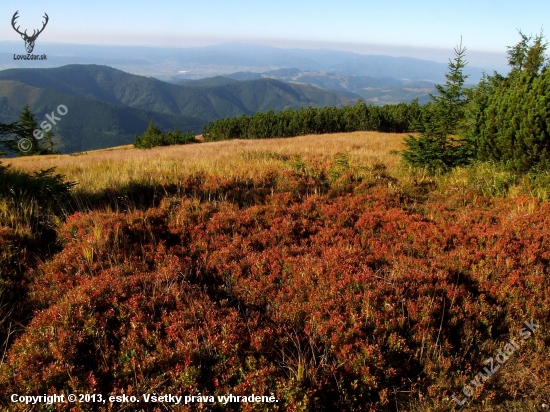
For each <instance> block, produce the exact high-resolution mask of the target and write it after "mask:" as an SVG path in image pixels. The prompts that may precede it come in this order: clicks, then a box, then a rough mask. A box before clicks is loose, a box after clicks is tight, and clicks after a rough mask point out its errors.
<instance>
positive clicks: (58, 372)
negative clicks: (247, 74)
mask: <svg viewBox="0 0 550 412" xmlns="http://www.w3.org/2000/svg"><path fill="white" fill-rule="evenodd" d="M344 163H345V162H344ZM346 170H347V169H346V167H345V165H344V166H342V161H341V159H340V161H338V159H337V161H336V162H335V164H334V165H325V167H324V168H323V167H313V166H311V167H308V166H307V165H305V164H299V165H298V166H296V167H294V170H285V171H277V170H275V169H274V170H273V171H272V172H270V173H265V174H264V175H263V176H262V177H258V178H257V179H256V180H251V179H241V178H238V177H235V178H225V179H224V178H220V177H213V176H207V175H196V176H194V177H189V178H185V179H183V180H182V181H180V182H179V183H178V185H177V187H178V190H177V193H175V194H172V195H170V196H167V197H165V198H164V199H163V200H162V201H161V203H160V205H158V207H152V208H145V209H144V210H134V211H125V212H122V211H118V212H106V211H99V210H98V211H89V212H86V213H84V212H79V213H74V214H72V215H71V216H69V217H68V218H67V219H66V221H65V222H64V223H63V224H62V225H61V227H59V228H58V230H57V234H58V243H59V247H60V248H61V251H60V252H59V253H57V254H55V255H54V256H53V258H52V259H50V260H47V261H45V262H43V263H41V264H39V265H38V266H37V267H36V268H35V269H33V270H31V271H30V272H29V275H28V277H29V279H30V285H29V292H28V298H27V300H28V302H29V303H28V305H29V306H30V307H32V308H34V310H35V315H34V318H33V319H32V321H31V322H30V323H29V325H28V327H27V328H26V330H25V331H24V332H23V333H21V334H20V336H19V337H18V339H17V340H16V341H15V342H14V343H13V344H12V345H11V347H10V348H9V350H8V351H7V353H6V355H5V359H4V360H3V363H2V365H1V369H0V387H1V388H2V393H3V394H11V393H25V394H44V393H57V394H60V393H65V394H68V393H102V394H104V395H107V396H108V395H111V394H113V395H114V394H122V393H124V394H127V395H136V396H137V395H141V394H143V393H153V392H155V393H158V394H165V393H166V394H168V393H170V394H174V395H182V394H183V395H187V394H190V395H197V394H198V393H202V394H203V395H214V396H216V395H227V394H229V393H232V394H235V395H249V394H251V393H254V394H257V395H258V394H259V395H270V394H271V393H273V394H275V396H276V398H277V399H278V400H279V402H278V403H276V404H274V405H272V404H269V405H268V404H250V405H247V404H240V405H238V404H228V405H227V406H223V405H220V404H202V405H200V404H195V405H188V406H186V407H180V409H177V408H178V407H175V410H243V411H245V410H281V411H283V410H284V411H286V410H311V411H314V410H315V411H317V410H319V411H322V410H326V411H333V410H338V411H340V410H341V411H366V410H372V411H386V410H400V411H403V410H450V409H453V408H454V407H455V406H456V404H455V403H454V402H453V401H452V400H451V398H450V397H451V395H453V394H456V395H457V396H459V397H460V398H462V397H463V396H461V395H459V393H460V392H461V391H462V387H463V385H465V384H467V383H469V382H470V380H471V379H473V378H474V376H475V374H477V372H478V371H479V370H481V369H482V367H483V361H484V360H485V359H486V358H488V357H490V356H493V354H494V353H495V352H496V351H497V350H498V349H499V348H501V347H502V344H503V343H504V342H507V341H508V340H509V339H510V338H513V337H516V336H517V331H518V329H519V328H520V327H521V324H522V322H523V321H525V320H529V319H531V318H533V319H534V320H535V321H537V323H539V324H540V328H539V330H537V331H536V333H535V334H534V336H533V337H532V338H531V339H530V340H529V341H528V343H526V345H524V346H523V347H522V349H521V351H519V353H518V354H517V355H515V357H514V360H510V361H509V363H508V364H506V365H504V366H503V367H502V368H501V370H500V371H499V372H498V373H497V374H496V375H495V376H494V377H493V378H492V379H491V380H489V381H488V382H486V383H485V385H484V387H483V388H482V389H478V390H477V392H476V395H475V396H474V399H473V400H472V402H471V404H470V405H469V407H470V408H472V410H481V409H485V410H499V408H503V409H502V410H505V407H506V405H508V404H510V403H511V402H512V403H513V402H522V403H521V405H523V406H524V407H525V408H530V409H531V410H537V408H539V407H540V405H541V404H542V403H543V402H545V401H548V400H549V399H548V397H549V395H550V390H549V387H548V384H549V383H550V381H549V378H548V376H550V362H549V360H548V344H549V343H550V342H549V333H548V330H549V323H548V318H549V310H550V301H549V300H550V297H549V294H548V292H549V291H550V282H549V280H548V279H549V278H548V276H549V267H548V264H549V259H550V234H549V232H548V228H549V224H550V205H549V204H548V203H538V202H537V201H536V200H534V199H532V198H529V197H516V198H508V199H499V198H487V197H483V196H482V195H480V194H479V193H477V192H475V191H473V190H470V191H469V190H467V189H456V190H455V189H454V188H450V189H449V191H448V192H446V193H441V192H433V193H430V191H429V190H428V189H427V188H425V187H423V186H421V185H419V186H416V187H413V186H411V187H409V188H408V189H407V188H403V187H400V186H399V185H398V183H396V181H395V179H393V178H391V177H390V176H388V174H387V172H386V171H385V169H384V167H382V166H377V167H372V168H370V169H365V170H364V171H363V173H361V174H359V175H357V174H354V173H352V172H350V171H349V170H347V171H346ZM0 239H1V240H2V241H4V242H5V241H7V240H6V239H8V238H7V237H4V236H3V235H2V237H1V238H0ZM3 402H4V405H5V406H6V407H9V408H12V409H14V410H16V409H17V405H15V404H10V403H9V400H8V399H7V398H6V397H5V398H4V399H3ZM100 406H101V407H99V406H94V405H91V404H81V405H70V404H65V405H58V410H75V411H77V410H107V409H108V410H119V409H122V407H123V406H127V408H126V410H140V409H141V408H145V410H159V411H160V410H162V409H161V408H160V406H158V405H156V406H150V409H147V406H146V405H144V404H141V405H139V407H138V405H129V406H128V405H123V406H121V405H118V404H115V405H100ZM20 407H21V410H23V409H24V406H20ZM71 407H72V409H70V408H71ZM101 408H104V409H101ZM155 408H157V409H155ZM185 408H187V409H185ZM37 410H38V409H37ZM526 410H528V409H526Z"/></svg>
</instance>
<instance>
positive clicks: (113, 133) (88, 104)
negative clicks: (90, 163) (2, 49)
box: [0, 80, 204, 153]
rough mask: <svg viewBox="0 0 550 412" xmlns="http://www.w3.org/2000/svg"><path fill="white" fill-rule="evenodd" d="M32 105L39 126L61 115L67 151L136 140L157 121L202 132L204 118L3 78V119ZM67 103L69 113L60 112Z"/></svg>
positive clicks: (62, 146)
mask: <svg viewBox="0 0 550 412" xmlns="http://www.w3.org/2000/svg"><path fill="white" fill-rule="evenodd" d="M27 103H28V104H29V106H30V108H31V110H32V111H33V113H35V115H36V120H37V122H38V125H40V124H41V123H42V122H43V121H47V118H46V115H50V116H51V114H52V112H55V113H54V115H55V116H56V117H57V118H59V120H55V119H54V120H55V121H56V125H53V124H52V126H53V131H54V135H55V136H56V137H55V138H54V143H55V145H56V146H55V147H56V149H58V150H61V151H62V152H63V153H72V152H80V151H85V150H92V149H100V148H104V147H112V146H118V145H123V144H129V143H133V141H134V136H135V135H136V134H141V133H143V131H144V130H145V129H146V128H147V124H148V123H149V121H151V120H153V121H154V122H155V123H156V124H157V125H158V126H159V128H160V129H161V130H163V131H166V130H172V129H174V127H176V126H178V128H179V129H180V130H181V131H193V132H195V133H200V131H201V129H202V126H203V124H204V120H203V119H198V118H194V117H191V116H185V115H173V114H165V113H158V112H153V111H150V110H143V109H135V108H131V107H127V106H123V105H119V104H110V103H104V102H101V101H98V100H95V99H90V98H83V97H80V96H77V95H73V94H67V93H63V92H59V91H57V90H53V89H40V88H38V87H34V86H29V85H26V84H22V83H19V82H16V81H11V80H0V122H3V123H9V122H11V121H14V120H16V119H17V118H18V115H19V113H20V112H21V108H22V107H23V105H24V104H27ZM59 105H64V106H66V107H67V109H68V112H67V114H66V115H64V116H60V115H59V114H58V113H57V107H58V106H59Z"/></svg>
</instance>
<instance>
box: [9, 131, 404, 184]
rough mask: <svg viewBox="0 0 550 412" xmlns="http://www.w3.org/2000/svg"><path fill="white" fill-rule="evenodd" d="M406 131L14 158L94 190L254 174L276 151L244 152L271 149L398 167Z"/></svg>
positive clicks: (24, 165)
mask: <svg viewBox="0 0 550 412" xmlns="http://www.w3.org/2000/svg"><path fill="white" fill-rule="evenodd" d="M404 136H406V135H405V134H395V133H378V132H354V133H337V134H327V135H308V136H300V137H295V138H286V139H266V140H230V141H223V142H213V143H200V144H192V145H183V146H169V147H158V148H154V149H150V150H139V149H134V148H133V147H132V146H131V145H128V146H121V147H117V148H112V149H103V150H97V151H90V152H87V153H86V154H81V155H76V156H75V155H54V156H33V157H22V158H17V159H10V163H11V164H12V166H13V167H14V168H15V169H19V170H22V171H26V172H32V171H37V170H40V169H47V168H51V167H56V172H57V173H61V174H64V175H65V176H66V177H67V179H68V180H72V181H76V182H78V183H79V187H80V188H81V189H84V190H86V191H89V192H95V191H98V190H101V189H104V188H109V187H110V188H116V187H120V186H122V185H126V184H127V183H129V182H146V183H155V182H167V181H168V182H171V181H172V182H175V181H176V180H177V179H178V178H181V177H182V176H186V175H188V174H194V173H196V172H199V171H202V172H206V173H209V174H215V175H223V176H243V177H254V176H257V175H259V174H260V175H261V174H262V172H263V171H265V170H266V167H268V166H270V165H278V164H280V161H279V160H277V159H276V158H274V157H273V156H272V157H270V156H246V155H245V156H243V154H246V153H247V152H266V153H272V154H279V155H286V156H293V155H294V156H295V155H299V156H302V159H303V160H304V161H306V162H307V161H308V160H313V159H315V160H321V161H323V160H331V159H333V157H334V155H336V154H337V153H343V152H347V153H348V155H349V160H350V163H351V164H374V163H384V164H386V165H387V166H388V168H389V169H390V170H391V171H395V170H396V169H398V168H399V161H400V160H399V159H400V156H399V154H397V153H395V152H392V151H395V150H400V149H401V148H402V142H403V137H404Z"/></svg>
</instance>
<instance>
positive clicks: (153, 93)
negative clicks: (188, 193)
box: [0, 65, 357, 153]
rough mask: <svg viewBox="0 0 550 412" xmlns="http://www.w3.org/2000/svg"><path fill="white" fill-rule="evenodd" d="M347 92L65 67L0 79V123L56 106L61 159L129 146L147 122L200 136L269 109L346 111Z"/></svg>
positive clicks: (352, 98) (265, 81)
mask: <svg viewBox="0 0 550 412" xmlns="http://www.w3.org/2000/svg"><path fill="white" fill-rule="evenodd" d="M356 99H357V96H356V95H354V94H353V93H349V92H337V91H327V90H323V89H321V88H319V87H316V86H313V85H309V84H295V83H285V82H282V81H279V80H276V79H271V78H258V79H255V80H248V81H242V82H240V81H235V80H231V79H228V81H226V82H219V83H218V84H216V81H210V82H205V84H203V85H200V84H199V85H176V84H171V83H166V82H163V81H160V80H157V79H154V78H148V77H144V76H136V75H132V74H128V73H125V72H123V71H120V70H116V69H113V68H110V67H107V66H97V65H69V66H64V67H58V68H52V69H9V70H4V71H1V72H0V121H2V122H10V121H13V120H15V119H16V118H17V116H18V114H19V112H20V111H21V108H22V107H23V105H24V104H26V103H28V104H29V105H30V107H31V110H32V111H33V112H34V113H35V114H36V115H37V120H38V123H40V122H41V120H43V119H44V116H45V115H46V114H49V113H51V112H52V111H54V110H56V108H57V107H58V106H59V105H61V104H63V105H65V106H66V107H67V108H68V110H69V112H68V114H67V115H66V116H64V117H63V118H62V120H60V121H59V122H58V124H57V125H56V130H55V134H56V135H57V136H58V142H57V143H58V148H60V149H61V150H62V151H63V152H65V153H70V152H78V151H84V150H91V149H98V148H104V147H112V146H116V145H122V144H128V143H131V142H133V138H134V135H136V134H141V133H143V131H144V130H145V129H146V127H147V123H148V122H149V121H150V120H153V121H154V122H155V123H157V124H158V125H159V127H160V128H161V129H162V130H169V129H173V128H174V126H176V125H177V126H178V127H179V129H180V130H181V131H194V132H195V133H200V131H201V129H202V125H203V124H205V123H206V122H208V121H211V120H215V119H219V118H223V117H232V116H239V115H241V114H252V113H256V112H259V111H263V112H265V111H268V110H269V109H273V110H275V111H280V110H283V109H286V108H295V109H297V108H299V107H307V106H314V107H323V106H337V107H341V106H344V105H348V104H354V103H355V102H356Z"/></svg>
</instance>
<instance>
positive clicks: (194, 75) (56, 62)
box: [0, 41, 500, 83]
mask: <svg viewBox="0 0 550 412" xmlns="http://www.w3.org/2000/svg"><path fill="white" fill-rule="evenodd" d="M21 48H22V45H21V42H6V41H2V42H0V69H7V68H16V67H18V68H23V67H29V64H28V63H27V62H25V61H14V60H13V54H14V53H21ZM35 53H38V54H41V53H45V54H47V56H48V60H45V61H40V62H39V61H36V62H33V64H32V67H43V68H46V67H59V66H62V65H68V64H91V63H93V64H102V65H108V66H110V67H114V68H117V69H120V70H123V71H126V72H129V73H134V74H140V75H146V76H153V77H155V78H158V79H161V80H167V81H168V80H171V81H176V80H181V79H183V78H189V79H199V78H205V77H214V76H219V75H222V76H224V75H228V74H231V73H235V72H242V71H244V72H256V73H264V72H267V71H270V70H277V69H286V68H289V67H295V68H297V69H299V70H301V71H305V72H308V71H314V72H325V73H335V74H339V75H344V76H368V77H376V78H378V77H386V78H387V77H391V78H395V79H398V80H407V81H419V80H420V81H429V82H432V83H440V82H444V81H445V77H444V75H445V73H446V71H447V63H439V62H434V61H429V60H422V59H416V58H411V57H392V56H383V55H365V54H358V53H353V52H347V51H338V50H329V49H317V50H314V49H282V48H276V47H269V46H262V45H254V44H240V43H230V44H219V45H214V46H206V47H182V48H175V47H172V48H160V47H156V48H155V47H134V46H99V45H97V46H96V45H79V44H60V43H40V42H38V43H37V46H36V50H35ZM448 57H449V58H452V57H453V51H452V50H449V56H448ZM466 57H468V56H466ZM484 69H485V70H486V71H487V72H489V73H491V72H492V71H493V69H500V67H485V68H484ZM482 70H483V68H479V67H474V66H471V65H468V66H467V67H466V70H465V71H466V73H469V74H470V75H471V77H470V79H469V80H470V81H471V82H473V83H477V81H478V79H479V78H480V76H481V73H482Z"/></svg>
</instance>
